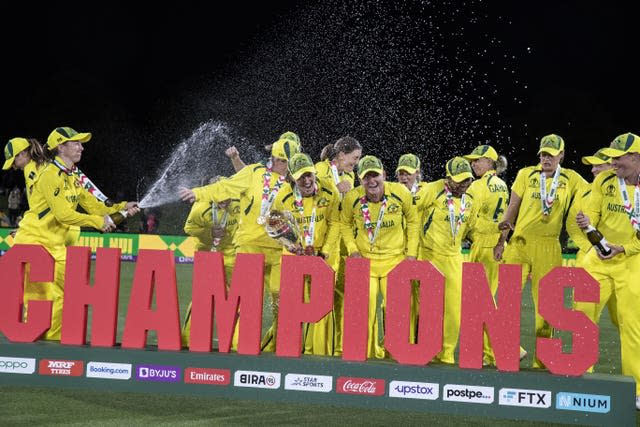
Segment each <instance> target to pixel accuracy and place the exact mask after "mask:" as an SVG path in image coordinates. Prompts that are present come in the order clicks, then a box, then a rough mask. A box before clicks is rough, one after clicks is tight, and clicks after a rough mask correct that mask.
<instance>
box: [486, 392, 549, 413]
mask: <svg viewBox="0 0 640 427" xmlns="http://www.w3.org/2000/svg"><path fill="white" fill-rule="evenodd" d="M498 404H499V405H505V406H524V407H527V408H550V407H551V392H550V391H547V390H527V389H521V388H501V389H500V391H499V393H498Z"/></svg>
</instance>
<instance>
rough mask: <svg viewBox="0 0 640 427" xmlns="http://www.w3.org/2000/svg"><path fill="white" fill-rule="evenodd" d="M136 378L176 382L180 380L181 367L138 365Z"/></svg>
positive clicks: (139, 379)
mask: <svg viewBox="0 0 640 427" xmlns="http://www.w3.org/2000/svg"><path fill="white" fill-rule="evenodd" d="M136 380H138V381H154V382H165V383H175V382H177V381H180V367H178V366H163V365H138V366H136Z"/></svg>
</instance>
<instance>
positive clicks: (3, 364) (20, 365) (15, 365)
mask: <svg viewBox="0 0 640 427" xmlns="http://www.w3.org/2000/svg"><path fill="white" fill-rule="evenodd" d="M27 366H29V364H28V363H27V362H15V361H14V362H10V361H8V360H0V368H6V369H26V368H27Z"/></svg>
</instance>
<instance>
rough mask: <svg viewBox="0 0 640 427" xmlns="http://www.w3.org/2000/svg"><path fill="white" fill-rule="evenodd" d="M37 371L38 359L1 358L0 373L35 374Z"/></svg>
mask: <svg viewBox="0 0 640 427" xmlns="http://www.w3.org/2000/svg"><path fill="white" fill-rule="evenodd" d="M35 371H36V359H28V358H22V357H4V356H0V372H4V373H8V374H33V373H34V372H35Z"/></svg>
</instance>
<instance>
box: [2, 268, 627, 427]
mask: <svg viewBox="0 0 640 427" xmlns="http://www.w3.org/2000/svg"><path fill="white" fill-rule="evenodd" d="M134 267H135V264H134V263H122V271H121V291H120V307H119V319H118V339H120V337H121V335H122V331H123V329H124V322H125V316H126V306H127V301H128V298H129V292H130V288H131V283H132V279H133V271H134ZM176 268H177V279H178V293H179V298H180V307H181V313H182V315H184V312H185V310H186V307H187V305H188V303H189V301H190V298H191V297H190V294H191V274H192V266H191V265H178V266H177V267H176ZM264 313H265V319H264V322H263V329H264V330H266V329H267V328H268V326H269V325H270V322H271V318H270V311H269V310H267V309H265V310H264ZM600 327H601V334H600V348H601V354H600V361H599V363H598V364H597V366H596V369H595V370H596V372H603V373H611V374H619V373H620V346H619V339H618V335H617V331H616V329H615V328H614V326H613V325H612V324H611V322H610V320H609V315H608V314H607V313H603V316H602V321H601V325H600ZM521 330H522V345H523V347H525V348H526V349H532V348H533V346H534V344H533V343H534V341H533V336H532V333H533V332H532V331H533V303H532V300H531V293H530V291H529V287H528V286H527V287H526V288H525V290H524V292H523V309H522V323H521ZM561 336H562V335H561ZM565 341H566V342H565V347H567V348H569V346H570V343H569V342H568V340H565ZM149 344H155V336H154V334H153V333H152V334H150V337H149ZM530 363H531V360H530V358H527V359H525V361H524V362H523V365H522V366H523V367H525V366H526V367H528V366H530ZM0 381H1V377H0ZM0 394H1V396H2V403H0V425H3V426H5V425H7V426H10V425H11V426H22V425H25V426H26V425H86V424H89V423H90V424H91V425H123V426H125V425H126V426H130V425H151V424H153V425H181V426H186V425H230V424H241V425H248V424H250V425H266V424H269V425H281V424H287V425H365V424H366V425H391V424H396V425H439V426H458V425H467V426H500V427H502V426H524V425H536V426H542V425H546V426H550V425H557V424H547V423H529V422H523V421H505V420H496V419H489V418H478V417H474V418H470V417H461V416H451V415H434V414H425V413H407V412H401V411H388V410H372V409H360V408H345V407H334V406H321V405H311V404H308V405H304V404H293V403H291V404H283V403H274V402H262V401H241V400H231V399H223V398H211V397H193V396H175V395H164V394H153V395H150V394H144V393H119V392H103V391H91V390H84V389H83V390H75V389H54V388H39V387H18V386H6V385H2V384H0ZM637 425H638V426H640V418H639V419H638V422H637Z"/></svg>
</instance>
